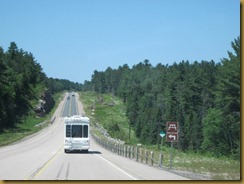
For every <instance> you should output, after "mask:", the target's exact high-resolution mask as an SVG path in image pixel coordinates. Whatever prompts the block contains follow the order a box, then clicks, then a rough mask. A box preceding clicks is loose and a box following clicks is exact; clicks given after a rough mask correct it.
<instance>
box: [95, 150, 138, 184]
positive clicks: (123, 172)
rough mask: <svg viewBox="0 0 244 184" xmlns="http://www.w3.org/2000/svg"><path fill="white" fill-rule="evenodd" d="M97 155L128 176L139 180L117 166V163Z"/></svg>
mask: <svg viewBox="0 0 244 184" xmlns="http://www.w3.org/2000/svg"><path fill="white" fill-rule="evenodd" d="M95 156H97V157H99V158H100V159H102V160H104V161H105V162H107V163H108V164H110V165H111V166H113V167H114V168H115V169H117V170H119V171H120V172H122V173H124V174H125V175H126V176H128V177H130V178H131V179H133V180H138V179H137V178H135V177H133V176H131V175H130V174H128V173H127V172H125V171H124V170H122V169H120V168H119V167H117V166H116V165H114V164H113V163H111V162H110V161H108V160H107V159H105V158H103V157H102V156H100V155H97V154H95Z"/></svg>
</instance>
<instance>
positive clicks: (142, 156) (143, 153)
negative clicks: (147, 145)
mask: <svg viewBox="0 0 244 184" xmlns="http://www.w3.org/2000/svg"><path fill="white" fill-rule="evenodd" d="M91 135H92V137H93V138H94V140H95V141H96V142H97V143H98V144H100V145H101V146H102V147H104V148H105V149H107V150H109V151H111V152H113V153H116V154H118V155H120V156H124V157H126V158H129V159H131V160H134V161H136V162H141V163H144V164H147V165H150V166H153V167H159V168H162V167H163V154H162V152H154V151H150V150H147V149H144V148H142V147H141V146H140V145H137V146H130V145H125V144H122V143H120V142H119V141H109V140H102V139H100V138H99V137H97V136H96V135H94V134H93V133H91Z"/></svg>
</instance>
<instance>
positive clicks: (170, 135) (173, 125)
mask: <svg viewBox="0 0 244 184" xmlns="http://www.w3.org/2000/svg"><path fill="white" fill-rule="evenodd" d="M178 131H179V123H178V122H167V123H166V141H167V142H178Z"/></svg>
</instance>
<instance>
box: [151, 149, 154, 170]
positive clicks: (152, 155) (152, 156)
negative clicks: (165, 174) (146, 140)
mask: <svg viewBox="0 0 244 184" xmlns="http://www.w3.org/2000/svg"><path fill="white" fill-rule="evenodd" d="M153 161H154V154H153V151H151V166H153Z"/></svg>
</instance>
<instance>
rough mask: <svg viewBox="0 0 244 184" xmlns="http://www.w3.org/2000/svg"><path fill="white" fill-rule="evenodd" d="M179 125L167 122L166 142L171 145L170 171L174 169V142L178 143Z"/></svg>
mask: <svg viewBox="0 0 244 184" xmlns="http://www.w3.org/2000/svg"><path fill="white" fill-rule="evenodd" d="M178 132H179V123H178V122H167V123H166V141H167V142H170V143H171V147H170V170H171V169H172V148H173V142H178Z"/></svg>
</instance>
